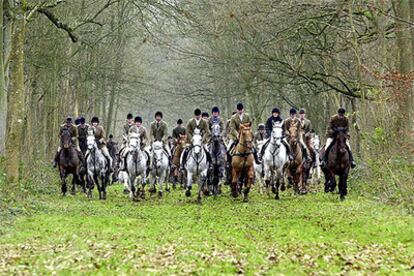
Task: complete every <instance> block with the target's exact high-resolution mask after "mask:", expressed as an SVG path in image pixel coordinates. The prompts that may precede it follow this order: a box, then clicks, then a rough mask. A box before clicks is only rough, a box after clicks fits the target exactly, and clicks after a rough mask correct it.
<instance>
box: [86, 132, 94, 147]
mask: <svg viewBox="0 0 414 276" xmlns="http://www.w3.org/2000/svg"><path fill="white" fill-rule="evenodd" d="M86 145H87V147H88V150H91V149H93V148H94V147H95V145H96V140H95V136H94V135H88V137H87V138H86Z"/></svg>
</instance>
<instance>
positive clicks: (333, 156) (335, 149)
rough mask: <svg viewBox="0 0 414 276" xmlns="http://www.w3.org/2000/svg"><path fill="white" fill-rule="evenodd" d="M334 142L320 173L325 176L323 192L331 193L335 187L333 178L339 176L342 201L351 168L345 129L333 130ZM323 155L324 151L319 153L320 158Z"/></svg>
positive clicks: (345, 193)
mask: <svg viewBox="0 0 414 276" xmlns="http://www.w3.org/2000/svg"><path fill="white" fill-rule="evenodd" d="M334 135H335V136H334V140H333V142H332V144H331V145H330V147H329V149H327V150H328V156H327V158H326V160H327V162H326V166H324V167H322V171H323V173H324V174H325V192H326V193H328V192H333V191H335V187H336V179H335V176H336V175H337V176H339V183H338V189H339V195H340V199H341V200H344V199H345V196H346V195H347V181H348V174H349V170H350V167H351V163H350V158H349V153H348V149H347V145H346V139H347V137H346V133H345V129H343V128H337V129H335V134H334ZM324 154H325V152H324V150H323V151H322V152H321V156H323V155H324Z"/></svg>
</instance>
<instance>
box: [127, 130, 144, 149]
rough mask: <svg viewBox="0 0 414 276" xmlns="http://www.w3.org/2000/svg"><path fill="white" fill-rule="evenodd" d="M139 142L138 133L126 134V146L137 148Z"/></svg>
mask: <svg viewBox="0 0 414 276" xmlns="http://www.w3.org/2000/svg"><path fill="white" fill-rule="evenodd" d="M140 144H141V139H140V138H139V134H138V133H130V134H129V136H128V146H129V147H131V148H132V149H134V150H135V149H138V148H139V146H140Z"/></svg>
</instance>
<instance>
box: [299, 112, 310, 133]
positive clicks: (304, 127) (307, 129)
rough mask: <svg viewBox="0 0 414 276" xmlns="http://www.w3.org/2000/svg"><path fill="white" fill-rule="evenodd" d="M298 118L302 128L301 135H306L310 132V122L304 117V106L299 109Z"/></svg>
mask: <svg viewBox="0 0 414 276" xmlns="http://www.w3.org/2000/svg"><path fill="white" fill-rule="evenodd" d="M299 120H300V125H301V128H302V134H303V137H305V136H306V135H308V134H310V133H311V131H312V123H311V121H310V120H309V119H307V118H306V110H305V109H304V108H301V109H300V110H299Z"/></svg>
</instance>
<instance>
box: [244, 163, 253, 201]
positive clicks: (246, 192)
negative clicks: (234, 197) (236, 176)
mask: <svg viewBox="0 0 414 276" xmlns="http://www.w3.org/2000/svg"><path fill="white" fill-rule="evenodd" d="M253 162H254V161H253ZM246 181H247V182H246V187H245V188H244V191H243V195H244V197H243V202H249V192H250V189H251V188H252V186H253V181H254V167H253V164H252V165H251V166H250V167H249V168H248V171H247V173H246Z"/></svg>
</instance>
